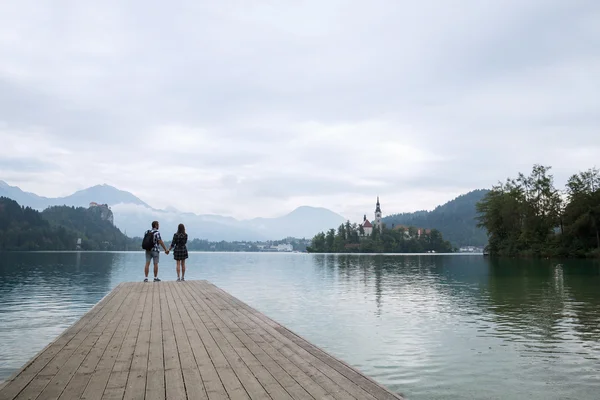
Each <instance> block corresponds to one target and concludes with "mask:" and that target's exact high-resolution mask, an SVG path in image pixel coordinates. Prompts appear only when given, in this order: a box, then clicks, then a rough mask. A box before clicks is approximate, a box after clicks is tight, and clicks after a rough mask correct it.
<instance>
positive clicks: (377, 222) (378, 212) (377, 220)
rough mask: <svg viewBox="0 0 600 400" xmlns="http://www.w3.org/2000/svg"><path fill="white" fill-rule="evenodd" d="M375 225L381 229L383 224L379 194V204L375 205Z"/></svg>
mask: <svg viewBox="0 0 600 400" xmlns="http://www.w3.org/2000/svg"><path fill="white" fill-rule="evenodd" d="M375 226H377V228H378V229H379V231H381V230H382V229H383V225H382V223H381V206H380V205H379V196H377V204H376V205H375Z"/></svg>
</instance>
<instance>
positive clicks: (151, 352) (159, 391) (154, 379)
mask: <svg viewBox="0 0 600 400" xmlns="http://www.w3.org/2000/svg"><path fill="white" fill-rule="evenodd" d="M163 284H164V283H162V282H161V283H158V284H154V283H153V284H152V316H151V318H152V319H151V321H150V345H149V348H148V375H147V379H146V399H148V400H162V399H164V398H165V357H164V348H163V344H164V343H163V334H162V329H163V328H162V318H161V314H162V311H161V308H163V307H162V304H161V299H160V287H161V286H162V285H163Z"/></svg>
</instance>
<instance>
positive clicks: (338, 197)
mask: <svg viewBox="0 0 600 400" xmlns="http://www.w3.org/2000/svg"><path fill="white" fill-rule="evenodd" d="M599 27H600V5H599V4H598V3H597V2H596V1H592V0H589V1H586V0H582V1H577V2H564V1H558V0H550V1H548V0H529V1H517V0H504V1H489V2H481V1H477V0H462V1H459V2H453V3H452V4H450V3H444V2H437V1H423V2H417V3H415V2H409V1H391V0H389V1H386V0H377V1H373V2H368V3H365V2H362V1H343V2H342V1H328V2H325V3H323V2H317V1H316V0H315V1H312V0H311V1H303V2H282V3H273V2H252V3H246V2H240V1H235V0H226V1H220V2H204V1H203V2H198V1H191V0H178V1H174V2H170V3H169V4H166V3H165V4H164V5H161V6H156V7H147V6H146V4H145V3H143V2H140V1H139V0H132V1H127V2H122V1H116V0H109V1H105V2H102V3H101V4H100V3H99V4H96V5H94V6H93V7H90V6H88V5H85V4H83V3H77V4H67V3H63V2H57V3H56V2H55V3H53V4H52V5H50V4H48V5H44V4H38V2H33V1H32V0H31V1H22V2H5V3H2V4H1V5H0V54H2V55H3V56H2V60H3V62H2V63H0V142H2V143H3V145H2V146H0V168H1V173H0V179H3V180H6V181H7V182H9V183H10V184H13V185H19V186H21V187H22V188H23V189H24V190H28V191H33V192H36V193H38V194H40V195H45V196H60V195H67V194H70V193H71V192H73V191H75V190H77V189H82V188H85V187H88V186H92V185H94V184H97V183H107V184H111V185H114V186H117V187H119V188H121V189H124V190H128V191H131V192H133V193H134V194H136V195H137V196H138V197H140V198H142V199H144V201H146V202H148V203H149V204H151V205H152V206H154V207H166V206H174V207H176V208H177V209H179V210H183V211H193V212H197V213H203V214H208V213H220V214H225V215H232V216H235V217H237V218H250V217H254V216H273V215H281V214H283V213H284V212H286V211H289V210H290V209H292V208H294V207H296V206H299V205H302V204H307V205H313V206H323V207H327V208H330V209H333V210H334V211H337V212H340V213H342V214H343V215H346V216H348V217H350V218H352V219H359V218H361V217H362V214H364V213H371V209H372V208H373V203H374V198H375V196H376V195H378V194H379V195H380V196H382V201H383V204H384V205H385V207H384V208H385V210H386V211H385V212H389V213H391V212H401V211H411V210H416V209H423V208H432V207H434V206H435V205H437V204H440V203H443V202H445V201H448V200H450V199H452V198H453V197H455V196H456V195H458V194H460V193H463V192H465V191H468V190H471V189H476V188H481V187H490V186H491V185H492V184H494V183H496V182H497V181H498V180H501V181H503V180H504V179H505V178H506V177H508V176H515V175H516V174H517V173H518V172H519V171H521V172H528V171H529V170H530V168H531V166H532V164H534V163H544V164H548V165H552V166H553V172H554V173H555V175H556V178H557V179H556V180H557V186H560V185H562V183H564V181H565V180H566V178H567V177H568V176H569V175H570V174H572V173H575V172H577V171H579V170H583V169H587V168H589V167H592V166H594V163H596V162H597V161H596V154H598V152H597V149H598V148H599V147H600V135H598V128H599V125H600V114H599V112H598V107H597V104H598V101H599V100H600V98H599V97H598V93H600V87H599V85H600V82H599V81H598V79H596V77H597V76H599V75H600V57H599V56H598V51H597V49H598V48H599V47H600V28H599ZM384 199H385V200H384Z"/></svg>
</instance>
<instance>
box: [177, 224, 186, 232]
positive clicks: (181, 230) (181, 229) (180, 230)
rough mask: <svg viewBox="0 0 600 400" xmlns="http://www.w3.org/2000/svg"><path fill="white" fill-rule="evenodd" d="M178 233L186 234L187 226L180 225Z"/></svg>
mask: <svg viewBox="0 0 600 400" xmlns="http://www.w3.org/2000/svg"><path fill="white" fill-rule="evenodd" d="M177 233H185V226H183V224H179V226H178V227H177Z"/></svg>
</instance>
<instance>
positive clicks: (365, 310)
mask: <svg viewBox="0 0 600 400" xmlns="http://www.w3.org/2000/svg"><path fill="white" fill-rule="evenodd" d="M161 257H162V262H161V267H160V273H159V276H160V277H161V278H162V279H163V280H173V279H175V278H176V275H175V267H174V261H173V260H172V257H167V256H164V254H161ZM143 261H144V260H143V254H142V253H3V254H0V380H2V379H6V378H7V377H8V376H10V375H11V374H12V373H13V372H15V371H16V370H18V369H19V368H20V367H21V366H22V365H23V364H24V363H25V362H27V361H28V360H29V359H30V358H31V357H33V356H34V355H35V354H36V353H37V352H38V351H40V350H41V349H42V348H43V347H44V346H46V345H47V344H48V343H49V342H51V341H52V340H53V339H55V338H56V336H58V335H59V334H60V333H61V332H62V331H63V330H65V329H66V328H67V327H68V326H70V325H71V324H72V323H74V322H75V321H76V320H77V319H79V317H81V316H82V315H83V314H84V313H85V312H87V311H88V310H89V309H90V308H91V307H92V306H93V305H94V304H95V303H97V302H98V301H99V300H100V299H101V298H102V297H104V296H105V295H106V294H107V293H108V292H110V290H111V289H112V288H114V287H115V286H116V285H117V284H118V283H120V282H123V281H140V280H142V279H143ZM151 274H152V272H151ZM186 278H187V279H188V280H192V279H208V280H209V281H211V282H213V283H214V284H216V285H217V286H219V287H221V288H223V289H224V290H226V291H227V292H229V293H231V294H232V295H234V296H236V297H238V298H239V299H241V300H243V301H244V302H246V303H248V304H249V305H251V306H252V307H254V308H256V309H258V310H260V311H261V312H263V313H264V314H266V315H268V316H269V317H271V318H273V319H275V320H276V321H278V322H279V323H281V324H283V325H285V326H287V327H288V328H290V329H291V330H293V331H295V332H296V333H298V334H300V335H301V336H303V337H305V338H306V339H307V340H309V341H311V342H313V343H314V344H316V345H317V346H319V347H321V348H323V349H325V350H326V351H328V352H329V353H331V354H333V355H334V356H336V357H338V358H340V359H342V360H344V361H346V362H347V363H349V364H351V365H352V366H354V367H356V368H357V369H359V370H360V371H362V372H363V373H365V374H367V375H369V376H371V377H373V378H374V379H375V380H377V381H378V382H380V383H382V384H384V385H386V386H387V387H388V388H390V389H392V390H395V391H398V392H400V393H402V394H404V396H406V397H407V399H411V400H414V399H449V398H451V399H454V400H456V399H524V398H527V399H578V400H581V399H598V398H600V264H599V263H598V262H594V261H564V262H561V263H559V262H556V261H531V260H528V261H515V260H502V261H494V260H488V259H486V258H483V257H482V256H480V255H451V256H444V255H311V254H270V253H191V254H190V259H189V267H188V272H187V273H186ZM149 284H153V283H149Z"/></svg>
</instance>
